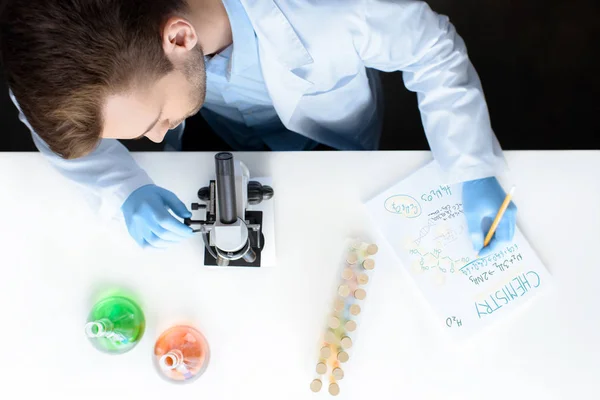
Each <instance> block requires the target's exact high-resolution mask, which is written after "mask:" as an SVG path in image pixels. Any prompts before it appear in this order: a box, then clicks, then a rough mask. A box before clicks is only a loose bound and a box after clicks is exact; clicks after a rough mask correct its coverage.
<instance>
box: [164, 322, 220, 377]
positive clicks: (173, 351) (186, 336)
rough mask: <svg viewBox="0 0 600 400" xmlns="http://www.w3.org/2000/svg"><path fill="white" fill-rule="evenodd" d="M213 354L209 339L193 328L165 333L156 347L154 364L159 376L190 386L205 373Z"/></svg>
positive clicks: (170, 330)
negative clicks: (210, 349)
mask: <svg viewBox="0 0 600 400" xmlns="http://www.w3.org/2000/svg"><path fill="white" fill-rule="evenodd" d="M209 358H210V351H209V348H208V342H207V341H206V338H205V337H204V336H203V335H202V334H201V333H200V332H199V331H198V330H196V329H194V328H192V327H190V326H175V327H173V328H171V329H168V330H167V331H165V332H164V333H163V334H162V335H160V337H159V338H158V340H157V341H156V345H155V346H154V362H155V365H156V368H157V369H158V371H159V373H160V374H161V375H162V376H163V377H165V378H166V379H167V380H169V381H171V382H175V383H190V382H193V381H195V380H196V379H198V378H199V377H200V376H201V375H202V374H203V373H204V371H205V370H206V367H207V366H208V362H209Z"/></svg>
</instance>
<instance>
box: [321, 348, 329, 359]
mask: <svg viewBox="0 0 600 400" xmlns="http://www.w3.org/2000/svg"><path fill="white" fill-rule="evenodd" d="M320 354H321V358H329V357H331V349H330V348H329V347H321V352H320Z"/></svg>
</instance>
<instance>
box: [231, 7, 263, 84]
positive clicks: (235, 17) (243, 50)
mask: <svg viewBox="0 0 600 400" xmlns="http://www.w3.org/2000/svg"><path fill="white" fill-rule="evenodd" d="M223 5H224V6H225V11H227V16H228V17H229V24H230V25H231V33H232V36H233V51H232V53H231V55H230V58H229V65H228V68H227V75H228V76H227V78H228V79H229V78H230V77H231V75H234V76H235V75H239V74H240V73H241V72H242V71H244V70H245V69H247V68H249V67H251V66H252V65H253V64H255V62H256V60H257V59H258V55H257V54H258V47H257V45H256V38H255V37H254V35H255V34H254V29H253V27H252V23H251V22H250V19H249V18H248V15H247V14H246V11H245V10H244V7H243V6H242V4H241V3H240V0H223Z"/></svg>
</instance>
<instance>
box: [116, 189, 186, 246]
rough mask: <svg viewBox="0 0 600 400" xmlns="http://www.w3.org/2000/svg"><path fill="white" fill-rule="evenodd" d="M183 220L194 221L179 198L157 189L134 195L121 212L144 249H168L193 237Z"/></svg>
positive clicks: (145, 190)
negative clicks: (181, 219)
mask: <svg viewBox="0 0 600 400" xmlns="http://www.w3.org/2000/svg"><path fill="white" fill-rule="evenodd" d="M169 209H170V210H172V211H173V212H174V213H175V215H177V216H178V217H180V218H190V217H191V216H192V213H191V212H190V211H188V209H187V208H186V207H185V204H183V203H182V202H181V200H179V199H178V198H177V196H176V195H175V194H174V193H172V192H169V191H168V190H165V189H163V188H161V187H158V186H156V185H146V186H142V187H141V188H139V189H137V190H136V191H134V192H133V193H132V194H131V195H129V197H128V198H127V200H125V203H123V206H122V207H121V210H122V211H123V215H124V216H125V223H126V224H127V229H128V230H129V234H130V235H131V236H132V237H133V238H134V239H135V241H136V242H137V243H138V244H139V245H140V246H142V247H156V248H165V247H168V246H169V245H170V244H173V243H176V242H180V241H182V240H184V239H187V238H189V237H191V236H192V235H193V232H192V228H190V227H189V226H187V225H185V224H184V223H182V222H181V221H179V220H178V219H177V218H175V217H174V216H173V215H172V214H171V213H170V212H169Z"/></svg>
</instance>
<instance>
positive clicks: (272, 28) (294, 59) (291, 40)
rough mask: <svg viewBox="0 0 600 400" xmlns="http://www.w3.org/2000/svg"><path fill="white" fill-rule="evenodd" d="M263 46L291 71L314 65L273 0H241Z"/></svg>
mask: <svg viewBox="0 0 600 400" xmlns="http://www.w3.org/2000/svg"><path fill="white" fill-rule="evenodd" d="M241 2H242V4H243V5H244V8H245V9H246V12H247V13H248V16H249V17H250V19H251V20H252V23H253V25H254V30H255V31H256V34H257V35H258V38H259V40H260V42H261V45H263V46H266V47H268V48H269V49H270V50H271V51H273V52H274V53H275V54H276V56H277V59H278V60H279V62H281V63H282V64H283V65H284V66H285V67H287V68H288V69H289V70H293V69H295V68H299V67H302V66H304V65H307V64H312V63H313V59H312V57H311V56H310V54H309V53H308V51H307V50H306V48H305V47H304V45H303V44H302V42H301V41H300V39H299V38H298V35H296V32H295V31H294V29H293V28H292V26H291V25H290V23H289V21H288V20H287V18H286V17H285V15H283V12H281V10H280V9H279V7H277V5H276V4H275V2H274V1H273V0H241Z"/></svg>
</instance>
